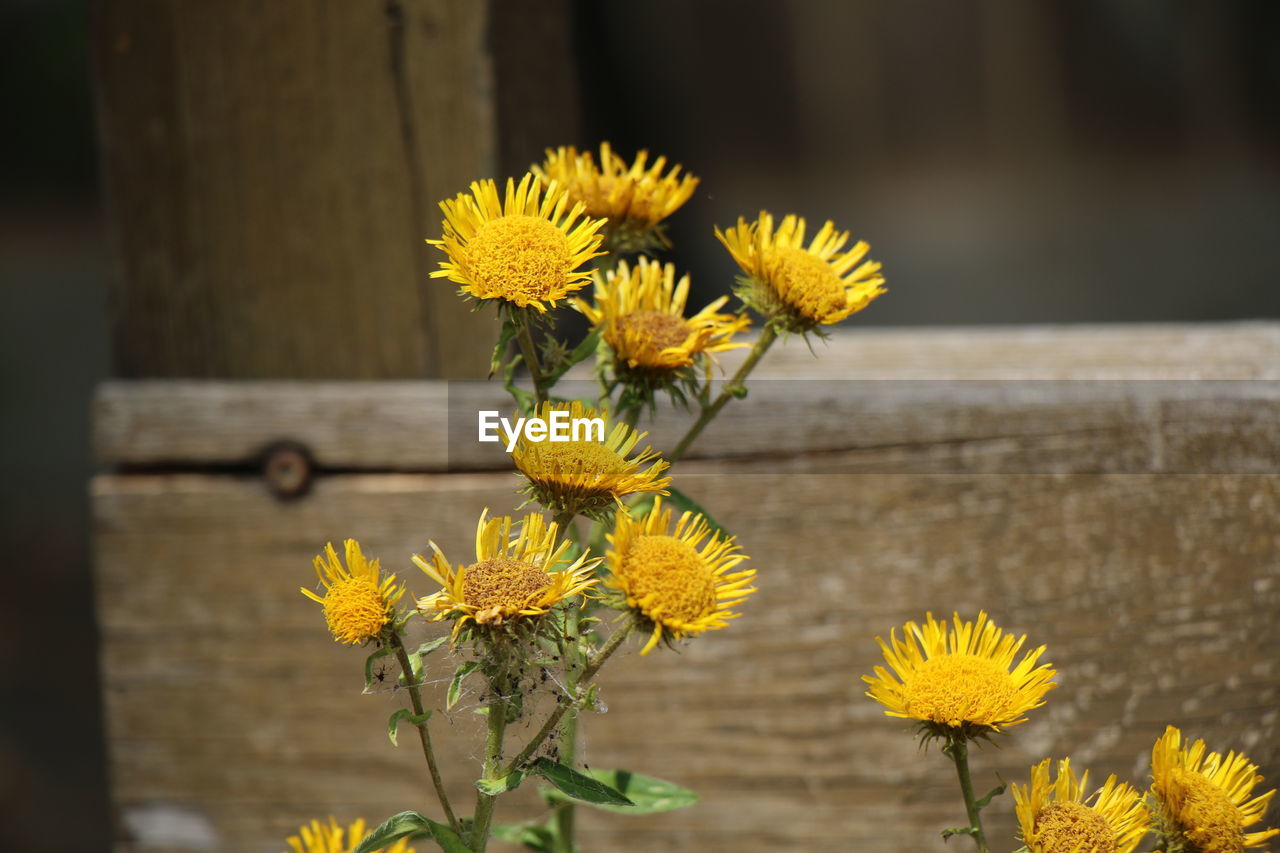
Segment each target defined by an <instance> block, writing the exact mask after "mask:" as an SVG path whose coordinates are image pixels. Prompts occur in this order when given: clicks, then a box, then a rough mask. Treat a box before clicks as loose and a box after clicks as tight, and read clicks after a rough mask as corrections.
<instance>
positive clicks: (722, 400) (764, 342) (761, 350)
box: [666, 323, 778, 463]
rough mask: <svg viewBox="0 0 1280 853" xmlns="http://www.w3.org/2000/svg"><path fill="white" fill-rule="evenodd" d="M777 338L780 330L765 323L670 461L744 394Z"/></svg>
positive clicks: (679, 457) (669, 458)
mask: <svg viewBox="0 0 1280 853" xmlns="http://www.w3.org/2000/svg"><path fill="white" fill-rule="evenodd" d="M777 338H778V331H777V329H775V328H774V326H773V323H765V326H764V330H763V331H761V332H760V337H758V338H756V343H755V346H753V347H752V348H751V352H749V353H748V354H747V358H746V360H745V361H743V362H742V366H741V367H739V368H738V371H737V372H736V373H734V374H733V378H732V379H730V380H729V381H728V382H726V383H725V384H724V387H722V388H721V389H720V394H719V395H718V396H717V397H716V399H715V402H713V403H711V405H709V406H703V407H702V412H701V413H700V414H699V415H698V419H697V420H696V421H694V422H693V425H692V426H691V427H689V431H688V432H686V433H685V434H684V438H682V439H680V443H679V444H677V445H676V449H675V450H673V451H671V453H670V454H668V455H667V457H666V458H667V461H668V462H672V463H674V462H677V461H679V460H680V459H681V458H683V457H684V454H685V451H686V450H688V449H689V445H691V444H693V441H694V439H696V438H697V437H698V436H699V435H701V434H702V430H703V429H705V428H706V426H707V424H709V423H711V421H712V419H713V418H715V416H716V415H718V414H719V413H720V410H721V409H723V408H724V407H725V405H726V404H727V403H728V402H729V400H731V399H732V398H733V397H735V396H740V395H741V394H742V392H743V390H745V388H746V386H745V385H744V384H743V383H744V382H745V381H746V379H747V377H748V376H750V375H751V371H752V370H754V369H755V366H756V363H757V362H759V361H760V359H761V358H762V357H763V356H764V354H765V353H766V352H768V351H769V347H771V346H773V342H774V341H775V340H777Z"/></svg>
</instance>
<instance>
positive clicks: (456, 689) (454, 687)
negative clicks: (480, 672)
mask: <svg viewBox="0 0 1280 853" xmlns="http://www.w3.org/2000/svg"><path fill="white" fill-rule="evenodd" d="M479 668H480V661H475V660H469V661H467V662H466V663H464V664H463V665H462V666H460V667H458V669H457V671H456V672H454V674H453V680H452V681H450V682H449V692H448V694H447V696H446V705H445V707H447V708H452V707H453V706H454V705H457V704H458V700H459V699H460V698H462V679H464V678H466V677H467V676H468V675H470V674H471V673H473V672H475V671H476V670H477V669H479Z"/></svg>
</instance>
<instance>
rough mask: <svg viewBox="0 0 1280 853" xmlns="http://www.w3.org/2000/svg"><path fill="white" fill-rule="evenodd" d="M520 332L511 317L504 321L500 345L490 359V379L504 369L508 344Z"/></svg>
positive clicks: (499, 339) (499, 337)
mask: <svg viewBox="0 0 1280 853" xmlns="http://www.w3.org/2000/svg"><path fill="white" fill-rule="evenodd" d="M518 330H519V327H517V326H516V324H515V322H514V321H513V320H512V319H511V318H510V317H507V318H506V319H504V320H503V321H502V331H501V332H500V333H499V334H498V343H497V344H496V345H495V346H494V348H493V357H492V358H490V359H489V378H490V379H492V378H493V374H495V373H497V372H498V369H499V368H500V367H502V357H503V356H504V355H506V354H507V344H509V343H511V339H512V338H514V337H515V336H516V332H517V331H518Z"/></svg>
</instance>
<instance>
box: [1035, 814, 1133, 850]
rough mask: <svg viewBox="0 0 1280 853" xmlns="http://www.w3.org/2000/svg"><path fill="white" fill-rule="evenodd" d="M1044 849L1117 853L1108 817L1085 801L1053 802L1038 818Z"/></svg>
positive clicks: (1038, 834)
mask: <svg viewBox="0 0 1280 853" xmlns="http://www.w3.org/2000/svg"><path fill="white" fill-rule="evenodd" d="M1035 831H1036V837H1037V841H1038V847H1039V849H1040V850H1041V851H1043V853H1115V849H1116V843H1115V840H1114V839H1113V838H1112V837H1111V827H1110V826H1108V824H1107V821H1106V818H1104V817H1103V816H1102V815H1100V814H1098V813H1097V812H1095V811H1094V810H1093V809H1091V808H1089V807H1088V806H1086V805H1084V804H1083V803H1070V802H1068V803H1050V804H1049V805H1048V806H1046V807H1045V809H1044V811H1042V812H1040V816H1039V817H1037V818H1036V830H1035Z"/></svg>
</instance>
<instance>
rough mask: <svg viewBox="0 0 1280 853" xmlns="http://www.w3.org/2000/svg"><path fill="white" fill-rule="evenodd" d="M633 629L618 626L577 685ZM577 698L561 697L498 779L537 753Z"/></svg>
mask: <svg viewBox="0 0 1280 853" xmlns="http://www.w3.org/2000/svg"><path fill="white" fill-rule="evenodd" d="M634 629H635V622H634V621H629V622H628V623H627V624H626V625H622V626H619V628H618V629H617V630H616V631H614V632H613V634H612V635H610V637H609V639H608V641H606V642H605V644H604V645H603V646H601V647H600V651H598V652H596V653H595V654H594V655H593V656H592V658H591V660H589V661H588V662H587V665H586V666H584V667H583V668H582V674H581V675H579V676H578V683H579V684H585V683H587V682H588V681H590V680H591V679H592V678H594V677H595V674H596V673H597V672H599V671H600V667H602V666H604V663H605V661H607V660H608V659H609V656H610V655H612V654H613V653H614V652H616V651H617V650H618V647H619V646H621V645H622V641H623V640H625V639H626V638H627V637H628V636H630V634H631V632H632V631H633V630H634ZM577 698H578V697H576V696H572V697H570V696H563V697H561V701H560V703H559V704H558V705H557V706H556V709H555V710H554V711H552V712H551V715H550V716H548V717H547V720H546V722H544V723H543V724H542V728H540V729H538V733H537V734H536V735H534V736H533V737H532V738H531V739H530V741H529V742H528V743H527V744H525V747H524V749H522V750H520V754H519V755H517V756H516V757H515V758H514V759H512V760H511V762H510V763H508V764H507V766H506V767H505V768H503V770H502V772H501V773H500V774H498V778H502V777H503V776H506V775H508V774H510V773H512V772H513V771H515V770H518V769H520V768H521V767H523V766H524V765H525V763H526V762H527V761H528V760H529V758H530V757H531V756H532V755H533V754H534V753H535V752H537V751H538V747H540V746H542V742H543V741H545V740H546V739H547V737H548V736H549V735H550V734H551V733H552V732H553V731H555V730H556V726H558V725H559V724H560V720H561V719H563V717H564V715H565V713H566V712H567V711H568V710H569V706H570V705H572V704H575V703H576V702H577Z"/></svg>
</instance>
